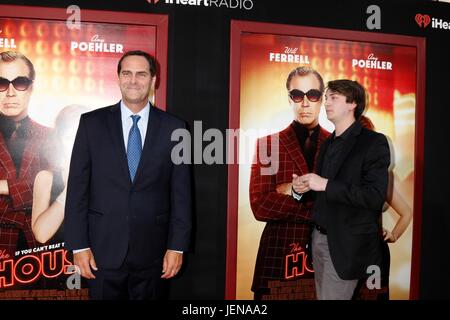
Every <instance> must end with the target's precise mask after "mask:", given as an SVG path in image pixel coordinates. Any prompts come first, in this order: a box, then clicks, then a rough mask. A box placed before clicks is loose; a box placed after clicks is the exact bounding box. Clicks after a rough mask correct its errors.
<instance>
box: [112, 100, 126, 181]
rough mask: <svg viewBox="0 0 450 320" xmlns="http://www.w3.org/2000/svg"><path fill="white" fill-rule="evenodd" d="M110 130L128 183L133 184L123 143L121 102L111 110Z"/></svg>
mask: <svg viewBox="0 0 450 320" xmlns="http://www.w3.org/2000/svg"><path fill="white" fill-rule="evenodd" d="M108 128H109V132H110V134H111V137H112V140H113V146H114V149H115V151H116V153H117V158H118V159H119V162H120V166H121V167H122V171H123V174H124V176H125V177H127V181H128V182H129V183H130V184H131V178H130V172H129V170H128V161H127V154H126V151H125V145H124V141H123V130H122V118H121V112H120V102H119V103H118V104H115V105H113V106H112V107H111V108H110V113H109V117H108Z"/></svg>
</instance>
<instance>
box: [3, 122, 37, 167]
mask: <svg viewBox="0 0 450 320" xmlns="http://www.w3.org/2000/svg"><path fill="white" fill-rule="evenodd" d="M29 129H30V118H29V117H28V116H27V117H25V118H23V119H22V120H20V121H18V122H17V123H16V122H15V121H13V120H11V119H9V118H8V117H5V116H0V132H1V133H2V135H3V139H5V141H6V145H7V146H8V151H9V154H10V155H11V158H12V160H13V162H14V165H15V167H16V172H17V176H19V171H20V164H21V163H22V157H23V150H24V148H25V142H26V140H27V139H28V136H29V132H30V131H29ZM14 131H15V133H14Z"/></svg>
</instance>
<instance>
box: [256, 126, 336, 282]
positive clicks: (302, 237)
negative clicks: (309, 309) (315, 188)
mask: <svg viewBox="0 0 450 320" xmlns="http://www.w3.org/2000/svg"><path fill="white" fill-rule="evenodd" d="M328 135H329V133H328V132H327V131H325V130H324V129H322V128H320V131H319V136H318V139H317V151H316V159H315V160H316V161H317V155H318V150H319V147H320V145H321V143H322V142H323V141H324V140H325V138H326V137H328ZM274 138H275V135H271V136H269V137H264V138H261V139H259V140H258V145H257V151H256V155H258V154H259V149H260V147H261V144H262V143H268V146H267V150H268V151H269V152H270V150H271V145H272V143H273V142H274ZM278 141H279V148H277V151H278V162H277V166H275V165H274V163H271V164H269V165H264V164H263V163H262V162H261V161H260V160H261V159H258V161H256V160H255V161H253V164H252V168H251V176H250V205H251V208H252V211H253V214H254V216H255V218H256V219H257V220H259V221H265V222H266V226H265V228H264V231H263V234H262V236H261V241H260V243H259V249H258V256H257V260H256V265H255V274H254V277H253V285H252V290H256V289H259V288H268V282H269V281H270V280H285V279H297V278H299V277H298V276H296V275H294V274H293V273H292V270H291V269H292V268H289V266H287V263H286V256H287V255H289V254H292V255H293V254H295V251H296V250H295V249H294V246H296V248H297V249H300V248H301V250H303V251H305V246H306V244H307V243H308V242H309V236H310V225H309V222H310V220H311V209H312V201H309V202H297V201H296V200H294V198H293V197H291V196H288V195H284V194H280V193H277V190H276V188H277V185H279V184H282V183H290V182H292V174H293V173H295V174H297V175H303V174H306V173H308V172H309V170H308V165H307V164H306V160H305V158H304V157H303V153H302V149H301V147H300V144H299V142H298V139H297V136H296V135H295V131H294V128H293V125H292V124H291V125H290V126H288V127H287V128H286V129H284V130H283V131H281V132H279V133H278ZM265 153H266V152H263V154H265ZM316 161H315V162H316ZM270 165H272V167H273V168H274V169H275V171H274V172H273V173H272V174H261V169H263V168H264V167H266V169H267V168H268V167H270ZM291 264H293V263H291ZM300 272H301V271H300V270H299V273H300ZM304 272H305V273H304V275H305V276H308V272H307V270H304ZM302 275H303V274H302ZM309 275H312V274H311V273H310V274H309Z"/></svg>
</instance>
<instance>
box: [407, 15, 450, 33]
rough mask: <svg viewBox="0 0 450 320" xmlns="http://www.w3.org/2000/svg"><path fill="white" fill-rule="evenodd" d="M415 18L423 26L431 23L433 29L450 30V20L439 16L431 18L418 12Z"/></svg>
mask: <svg viewBox="0 0 450 320" xmlns="http://www.w3.org/2000/svg"><path fill="white" fill-rule="evenodd" d="M414 20H416V22H417V24H418V25H419V27H421V28H426V27H427V26H428V25H429V24H430V23H431V28H433V29H444V30H450V21H444V20H443V19H439V18H431V17H430V16H429V15H427V14H420V13H418V14H416V16H415V17H414Z"/></svg>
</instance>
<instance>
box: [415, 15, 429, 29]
mask: <svg viewBox="0 0 450 320" xmlns="http://www.w3.org/2000/svg"><path fill="white" fill-rule="evenodd" d="M415 20H416V22H417V24H418V25H419V27H421V28H425V27H426V26H428V25H429V24H430V21H431V18H430V16H429V15H427V14H420V13H418V14H416V17H415Z"/></svg>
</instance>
